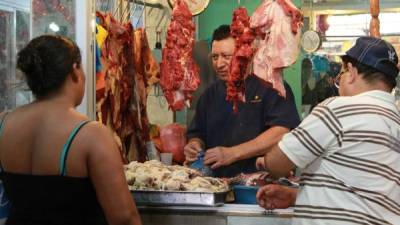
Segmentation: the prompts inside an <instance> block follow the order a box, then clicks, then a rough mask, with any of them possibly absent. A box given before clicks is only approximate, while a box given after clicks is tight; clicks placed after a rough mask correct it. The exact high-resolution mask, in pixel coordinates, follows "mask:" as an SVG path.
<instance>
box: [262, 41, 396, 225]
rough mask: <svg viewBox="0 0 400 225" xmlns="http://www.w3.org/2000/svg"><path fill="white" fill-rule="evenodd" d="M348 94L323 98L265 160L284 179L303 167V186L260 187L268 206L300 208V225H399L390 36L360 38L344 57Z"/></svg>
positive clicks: (342, 84) (342, 87)
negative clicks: (384, 38) (384, 37)
mask: <svg viewBox="0 0 400 225" xmlns="http://www.w3.org/2000/svg"><path fill="white" fill-rule="evenodd" d="M342 61H343V65H342V71H341V73H340V74H339V75H338V78H337V81H338V82H337V83H338V86H339V94H340V95H341V96H340V97H333V98H329V99H327V100H325V101H324V102H322V103H321V104H319V105H318V106H317V107H315V109H314V110H313V111H312V113H311V114H310V115H309V116H308V117H306V118H305V119H304V120H303V121H302V123H301V124H300V125H299V126H298V127H297V128H295V129H294V130H292V131H291V132H290V133H288V134H286V135H285V136H283V138H282V140H281V141H280V142H279V144H278V145H276V146H274V147H272V148H271V149H269V151H268V153H267V154H266V155H265V157H264V160H263V161H264V162H262V163H260V161H258V163H259V164H261V165H262V166H263V167H264V168H265V169H266V170H268V171H269V172H270V173H271V174H272V175H274V176H276V177H280V176H286V175H287V174H288V173H289V171H290V170H292V169H293V168H294V167H298V168H300V169H301V176H300V188H299V189H293V188H288V187H283V186H279V185H267V186H264V187H262V188H260V190H259V192H258V193H257V198H258V201H259V203H260V205H261V206H262V207H264V208H269V209H270V208H285V207H289V206H294V218H293V224H304V225H305V224H307V225H312V224H319V225H320V224H341V225H343V224H345V225H346V224H398V223H399V221H400V163H399V162H400V113H399V110H398V109H397V108H396V105H395V98H394V96H393V95H391V94H390V93H391V91H392V89H393V88H394V87H395V86H396V77H397V75H398V73H399V69H398V67H397V65H398V57H397V54H396V51H395V49H394V48H393V46H392V45H390V44H389V43H388V42H386V41H384V40H381V39H377V38H373V37H360V38H358V39H357V41H356V44H355V45H354V46H353V47H352V48H351V49H350V50H349V51H347V52H346V54H345V55H344V56H342Z"/></svg>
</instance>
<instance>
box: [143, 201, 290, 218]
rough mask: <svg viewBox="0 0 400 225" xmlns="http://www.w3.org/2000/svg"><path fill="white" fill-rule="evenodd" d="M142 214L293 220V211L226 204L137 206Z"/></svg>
mask: <svg viewBox="0 0 400 225" xmlns="http://www.w3.org/2000/svg"><path fill="white" fill-rule="evenodd" d="M137 208H138V209H139V211H140V212H146V213H163V214H164V213H165V214H180V215H183V214H190V215H218V216H249V217H251V216H269V217H283V218H291V217H292V215H293V209H292V208H288V209H275V210H271V211H267V210H265V209H263V208H261V207H260V206H258V205H249V204H224V205H222V206H218V207H208V206H137Z"/></svg>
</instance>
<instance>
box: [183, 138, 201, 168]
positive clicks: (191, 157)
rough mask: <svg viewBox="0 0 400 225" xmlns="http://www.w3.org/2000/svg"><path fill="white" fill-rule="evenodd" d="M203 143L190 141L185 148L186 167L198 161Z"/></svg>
mask: <svg viewBox="0 0 400 225" xmlns="http://www.w3.org/2000/svg"><path fill="white" fill-rule="evenodd" d="M201 149H202V148H201V143H200V142H199V141H198V140H190V141H189V143H187V145H185V147H184V148H183V153H184V154H185V163H184V164H185V165H188V164H190V163H192V162H194V161H196V160H197V158H198V157H199V153H200V151H201Z"/></svg>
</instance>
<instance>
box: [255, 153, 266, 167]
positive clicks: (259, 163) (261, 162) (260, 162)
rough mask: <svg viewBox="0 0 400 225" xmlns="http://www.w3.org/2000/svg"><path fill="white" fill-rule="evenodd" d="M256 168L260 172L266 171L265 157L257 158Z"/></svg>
mask: <svg viewBox="0 0 400 225" xmlns="http://www.w3.org/2000/svg"><path fill="white" fill-rule="evenodd" d="M256 168H257V169H258V170H265V159H264V156H262V157H258V158H257V161H256Z"/></svg>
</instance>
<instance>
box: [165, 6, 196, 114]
mask: <svg viewBox="0 0 400 225" xmlns="http://www.w3.org/2000/svg"><path fill="white" fill-rule="evenodd" d="M194 35H195V25H194V23H193V21H192V13H191V12H190V10H189V8H188V6H187V4H186V2H185V1H183V0H177V1H176V2H175V5H174V9H173V11H172V19H171V23H170V24H169V27H168V31H167V40H166V44H165V47H164V49H163V51H162V62H161V78H160V85H161V88H162V89H163V92H164V96H165V98H166V99H167V102H168V104H169V108H170V109H172V110H174V111H177V110H181V109H183V108H184V107H185V104H187V105H189V104H190V101H191V99H192V93H193V92H194V91H195V90H196V89H197V87H198V86H199V85H200V78H199V67H198V66H197V65H196V63H195V62H194V60H193V53H192V52H193V47H194V42H195V40H194Z"/></svg>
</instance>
